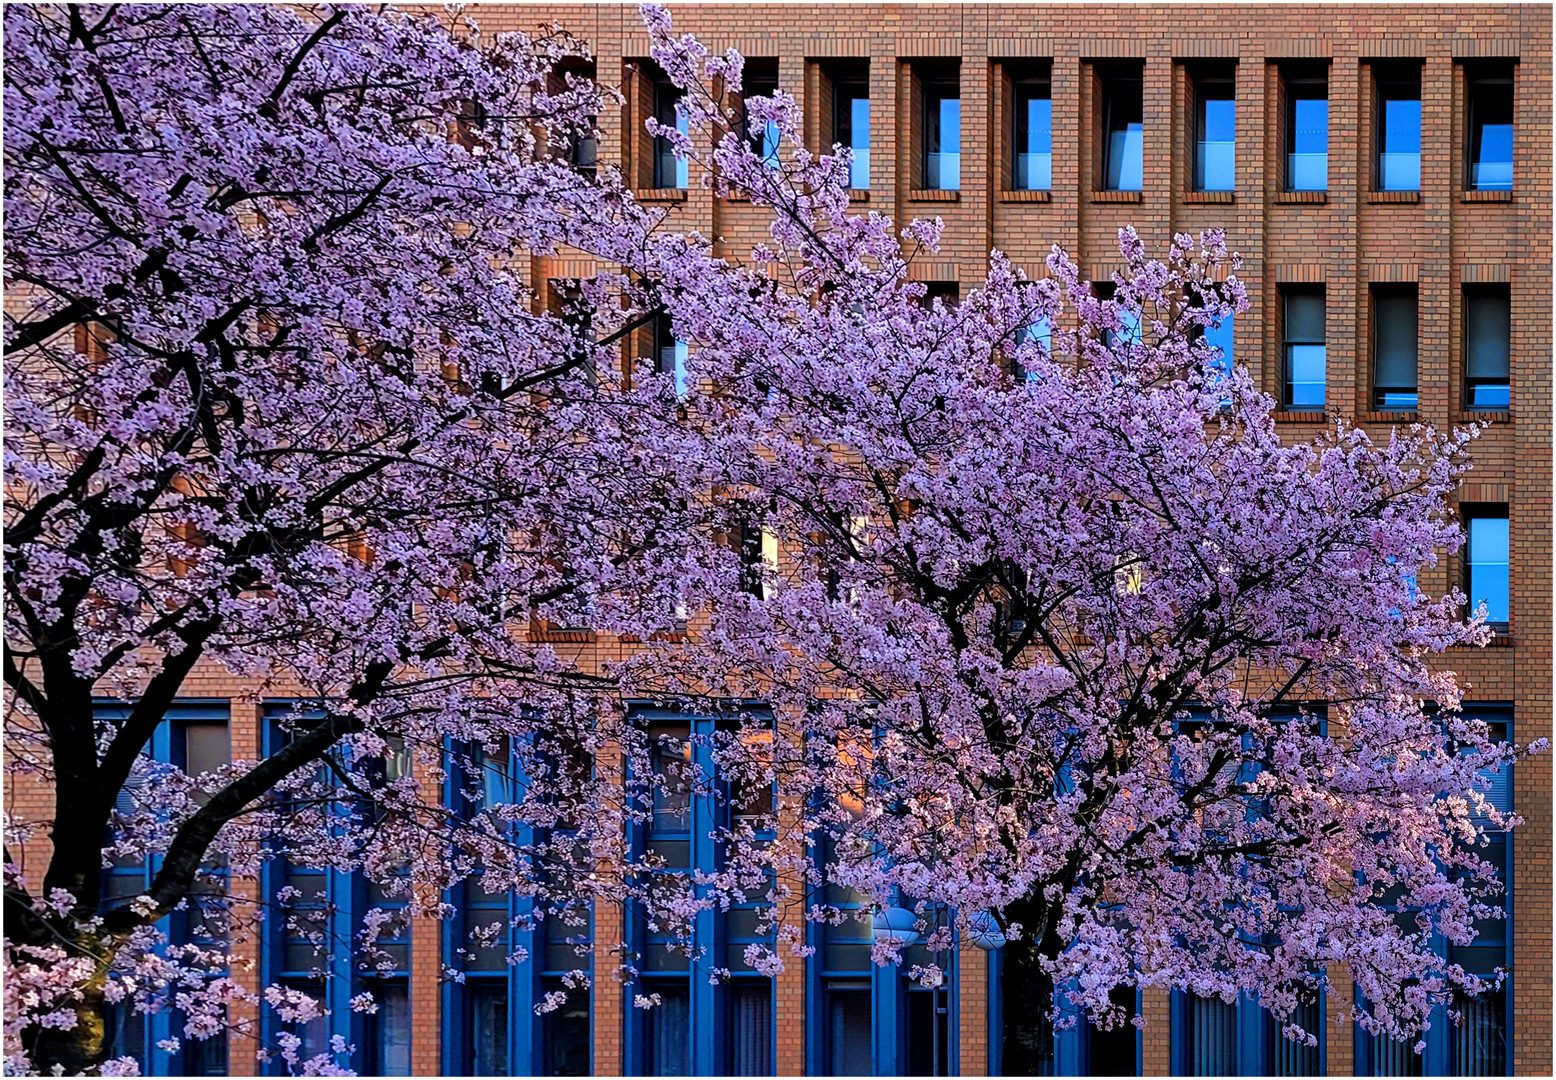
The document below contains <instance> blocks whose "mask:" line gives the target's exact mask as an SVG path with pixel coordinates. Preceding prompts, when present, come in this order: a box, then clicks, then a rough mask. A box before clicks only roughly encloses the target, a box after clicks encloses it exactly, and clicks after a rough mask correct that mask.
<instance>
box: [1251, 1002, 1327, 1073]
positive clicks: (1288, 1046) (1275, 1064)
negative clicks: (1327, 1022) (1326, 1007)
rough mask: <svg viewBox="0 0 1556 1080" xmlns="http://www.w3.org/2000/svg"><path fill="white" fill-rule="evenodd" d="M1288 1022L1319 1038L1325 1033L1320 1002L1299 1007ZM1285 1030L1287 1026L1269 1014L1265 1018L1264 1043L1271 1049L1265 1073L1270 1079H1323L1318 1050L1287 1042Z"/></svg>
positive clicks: (1294, 1042) (1290, 1040) (1301, 1043)
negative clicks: (1274, 1077) (1305, 1077)
mask: <svg viewBox="0 0 1556 1080" xmlns="http://www.w3.org/2000/svg"><path fill="white" fill-rule="evenodd" d="M1289 1022H1290V1023H1293V1024H1297V1025H1299V1026H1300V1027H1301V1028H1302V1030H1304V1031H1307V1032H1310V1033H1311V1034H1313V1035H1315V1036H1316V1035H1318V1034H1319V1033H1320V1032H1321V1031H1323V1024H1324V1014H1323V1009H1322V1008H1321V1006H1320V1003H1319V1002H1317V1001H1309V1002H1305V1003H1303V1004H1301V1005H1298V1006H1297V1009H1296V1012H1294V1013H1292V1015H1291V1019H1290V1021H1289ZM1285 1026H1286V1022H1277V1021H1276V1019H1275V1017H1274V1016H1273V1015H1272V1014H1270V1013H1268V1012H1266V1013H1265V1014H1264V1042H1265V1046H1266V1047H1267V1048H1268V1053H1267V1060H1266V1062H1265V1066H1264V1071H1265V1072H1266V1073H1267V1074H1269V1075H1270V1076H1320V1075H1322V1069H1321V1068H1320V1066H1321V1064H1322V1063H1321V1062H1320V1061H1319V1055H1318V1047H1316V1046H1309V1045H1307V1044H1306V1043H1304V1042H1297V1041H1296V1040H1295V1039H1288V1038H1286V1036H1285V1035H1283V1034H1281V1031H1282V1029H1283V1028H1284V1027H1285Z"/></svg>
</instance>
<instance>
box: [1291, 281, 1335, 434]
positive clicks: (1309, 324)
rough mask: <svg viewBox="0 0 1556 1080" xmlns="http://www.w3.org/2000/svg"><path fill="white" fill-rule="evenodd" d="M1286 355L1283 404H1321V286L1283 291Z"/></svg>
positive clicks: (1298, 406)
mask: <svg viewBox="0 0 1556 1080" xmlns="http://www.w3.org/2000/svg"><path fill="white" fill-rule="evenodd" d="M1285 301H1286V310H1285V334H1284V347H1285V355H1286V378H1285V392H1284V394H1283V395H1282V397H1283V399H1284V400H1283V404H1284V405H1285V406H1286V408H1288V409H1295V410H1318V409H1322V408H1323V407H1324V385H1325V382H1326V380H1327V377H1328V371H1327V361H1326V346H1325V341H1324V318H1325V308H1324V289H1323V286H1321V285H1320V286H1317V287H1311V286H1299V287H1291V288H1288V289H1286V290H1285Z"/></svg>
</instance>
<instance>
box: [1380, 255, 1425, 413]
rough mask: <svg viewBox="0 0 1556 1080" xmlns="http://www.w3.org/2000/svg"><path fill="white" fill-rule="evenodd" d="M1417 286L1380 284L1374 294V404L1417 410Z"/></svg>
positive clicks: (1400, 409) (1396, 408)
mask: <svg viewBox="0 0 1556 1080" xmlns="http://www.w3.org/2000/svg"><path fill="white" fill-rule="evenodd" d="M1416 317H1417V316H1416V287H1415V286H1414V285H1408V286H1378V287H1376V288H1374V289H1373V293H1372V320H1373V321H1372V386H1373V407H1374V408H1377V409H1386V410H1393V411H1401V412H1414V411H1415V410H1416V405H1417V401H1418V396H1417V385H1416V377H1417V375H1416V347H1417V346H1416V336H1417V324H1416Z"/></svg>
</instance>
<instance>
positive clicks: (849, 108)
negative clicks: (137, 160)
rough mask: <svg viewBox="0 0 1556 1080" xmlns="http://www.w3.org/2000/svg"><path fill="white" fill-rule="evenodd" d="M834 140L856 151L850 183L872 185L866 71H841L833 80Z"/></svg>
mask: <svg viewBox="0 0 1556 1080" xmlns="http://www.w3.org/2000/svg"><path fill="white" fill-rule="evenodd" d="M832 142H833V143H834V144H835V145H837V146H842V147H846V148H848V149H849V150H851V151H853V161H851V162H850V163H849V166H848V186H849V187H851V188H855V189H858V190H860V191H866V190H868V189H869V187H870V79H869V75H868V74H867V73H866V72H857V73H856V72H849V73H847V74H846V75H844V74H840V75H839V76H838V77H837V78H836V79H835V80H833V83H832Z"/></svg>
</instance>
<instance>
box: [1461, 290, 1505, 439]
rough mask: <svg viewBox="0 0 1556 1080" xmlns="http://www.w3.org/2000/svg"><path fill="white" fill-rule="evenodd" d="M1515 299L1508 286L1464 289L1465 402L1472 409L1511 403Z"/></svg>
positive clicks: (1495, 407) (1502, 407)
mask: <svg viewBox="0 0 1556 1080" xmlns="http://www.w3.org/2000/svg"><path fill="white" fill-rule="evenodd" d="M1512 335H1513V318H1512V303H1511V298H1510V296H1509V293H1508V289H1507V286H1505V285H1494V286H1479V285H1477V286H1467V287H1466V288H1465V290H1464V377H1465V404H1467V405H1468V406H1469V407H1470V408H1472V409H1506V408H1507V407H1508V405H1509V403H1510V392H1509V386H1508V383H1509V380H1508V372H1509V362H1510V354H1511V352H1512Z"/></svg>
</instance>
